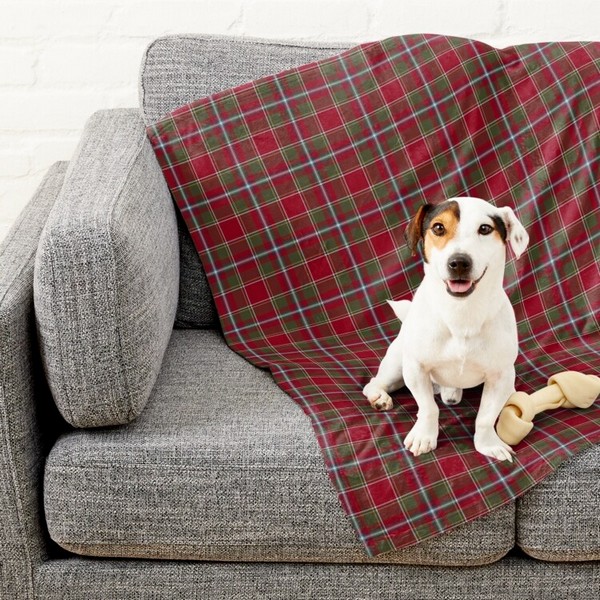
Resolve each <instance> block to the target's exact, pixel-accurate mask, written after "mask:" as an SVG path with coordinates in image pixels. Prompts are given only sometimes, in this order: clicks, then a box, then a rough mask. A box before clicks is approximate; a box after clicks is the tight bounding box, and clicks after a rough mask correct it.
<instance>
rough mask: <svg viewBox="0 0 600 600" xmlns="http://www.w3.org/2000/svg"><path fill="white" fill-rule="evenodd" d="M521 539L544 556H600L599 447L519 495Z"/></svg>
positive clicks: (534, 553)
mask: <svg viewBox="0 0 600 600" xmlns="http://www.w3.org/2000/svg"><path fill="white" fill-rule="evenodd" d="M517 543H518V545H519V546H520V547H521V548H522V549H523V550H524V551H525V552H527V554H529V555H530V556H533V557H534V558H537V559H540V560H551V561H584V560H600V447H599V446H594V447H593V448H590V449H588V450H586V451H584V452H581V453H580V454H577V455H576V456H574V457H573V458H571V459H569V461H568V462H567V463H566V464H565V465H563V466H561V468H560V469H558V470H557V471H556V472H555V473H552V474H551V475H549V476H548V477H546V479H544V480H543V481H541V482H540V483H539V484H538V485H537V486H535V487H534V488H533V489H532V490H531V491H530V492H529V493H527V494H525V495H524V496H522V497H521V498H519V499H518V501H517ZM598 589H599V590H600V587H599V588H598Z"/></svg>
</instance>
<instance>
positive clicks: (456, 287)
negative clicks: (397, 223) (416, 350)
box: [406, 198, 529, 298]
mask: <svg viewBox="0 0 600 600" xmlns="http://www.w3.org/2000/svg"><path fill="white" fill-rule="evenodd" d="M406 238H407V241H408V244H409V246H410V248H411V249H412V251H413V254H414V253H416V251H417V248H418V247H419V244H420V243H421V244H422V250H423V258H424V260H425V262H426V263H427V267H426V270H427V272H431V271H433V273H435V274H436V275H437V276H438V277H439V278H440V279H441V280H442V281H443V282H444V283H445V285H446V291H447V292H448V294H450V295H451V296H454V297H456V298H464V297H466V296H469V295H471V294H472V293H473V292H474V291H475V289H476V288H477V285H478V284H479V282H480V281H481V280H482V279H483V278H484V277H485V276H486V275H488V276H495V277H496V278H497V277H498V276H500V277H501V273H502V272H503V271H504V263H505V260H506V245H507V244H509V245H510V247H511V248H512V250H513V252H514V253H515V255H516V257H517V258H519V257H520V256H521V254H522V253H523V252H524V251H525V249H526V248H527V244H528V242H529V236H528V235H527V232H526V231H525V229H524V227H523V225H521V223H520V222H519V220H518V219H517V217H516V216H515V213H514V212H513V210H512V209H511V208H509V207H508V206H505V207H503V208H497V207H495V206H493V205H492V204H490V203H489V202H486V201H485V200H481V199H479V198H451V199H450V200H447V201H445V202H442V203H441V204H437V205H435V204H424V205H423V206H421V207H420V208H419V211H418V212H417V214H416V215H415V217H414V219H413V220H412V221H411V223H410V224H409V226H408V229H407V231H406Z"/></svg>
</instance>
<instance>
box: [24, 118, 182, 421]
mask: <svg viewBox="0 0 600 600" xmlns="http://www.w3.org/2000/svg"><path fill="white" fill-rule="evenodd" d="M178 292H179V243H178V236H177V220H176V216H175V207H174V204H173V201H172V199H171V195H170V193H169V190H168V188H167V185H166V183H165V180H164V178H163V175H162V172H161V169H160V167H159V165H158V162H157V161H156V157H155V155H154V152H153V150H152V147H151V145H150V142H149V140H148V138H147V136H146V129H145V126H144V123H143V122H142V120H141V118H140V116H139V112H138V111H137V110H135V109H122V110H105V111H100V112H98V113H96V114H94V115H93V116H92V117H91V118H90V120H89V121H88V123H87V124H86V127H85V130H84V133H83V136H82V139H81V142H80V144H79V146H78V148H77V150H76V152H75V155H74V157H73V159H72V160H71V162H70V164H69V169H68V171H67V174H66V177H65V183H64V186H63V189H62V191H61V194H60V197H59V198H58V200H57V202H56V204H55V206H54V207H53V209H52V211H51V213H50V215H49V217H48V221H47V223H46V226H45V228H44V231H43V233H42V236H41V239H40V244H39V249H38V254H37V259H36V263H35V272H34V300H35V312H36V319H37V324H38V332H39V337H40V348H41V350H42V358H43V364H44V369H45V372H46V377H47V379H48V383H49V385H50V389H51V390H52V395H53V397H54V401H55V402H56V405H57V406H58V409H59V410H60V412H61V414H62V415H63V417H64V418H65V419H66V420H67V421H68V422H69V423H71V424H72V425H74V426H76V427H99V426H107V425H118V424H122V423H127V422H129V421H131V420H132V419H134V418H135V417H136V416H138V415H139V414H140V412H141V411H142V410H143V408H144V406H145V404H146V402H147V400H148V398H149V396H150V392H151V390H152V387H153V386H154V383H155V381H156V377H157V376H158V372H159V370H160V365H161V362H162V358H163V355H164V352H165V350H166V347H167V344H168V341H169V339H170V336H171V332H172V329H173V322H174V320H175V312H176V310H177V300H178Z"/></svg>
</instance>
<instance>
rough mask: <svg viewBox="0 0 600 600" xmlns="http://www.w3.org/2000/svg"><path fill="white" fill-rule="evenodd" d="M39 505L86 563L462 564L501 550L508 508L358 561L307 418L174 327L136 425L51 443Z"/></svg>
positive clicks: (204, 342)
mask: <svg viewBox="0 0 600 600" xmlns="http://www.w3.org/2000/svg"><path fill="white" fill-rule="evenodd" d="M44 502H45V511H46V519H47V524H48V530H49V532H50V535H51V537H52V539H53V540H55V541H56V542H57V543H58V544H59V545H60V546H62V547H63V548H65V549H67V550H69V551H72V552H75V553H78V554H84V555H92V556H110V557H139V558H157V559H198V560H229V561H306V562H311V561H319V562H395V563H409V564H431V565H475V564H483V563H488V562H492V561H494V560H497V559H499V558H500V557H502V556H503V555H504V554H505V553H506V552H508V551H509V550H510V549H511V548H512V547H513V545H514V526H515V522H514V504H509V505H507V506H505V507H503V508H501V509H498V510H496V511H495V512H493V513H491V514H490V515H488V516H487V517H484V518H482V519H479V520H477V521H474V522H472V523H470V524H468V525H465V526H462V527H458V528H456V529H455V530H453V531H451V532H449V533H447V534H445V535H442V536H439V537H437V538H433V539H431V540H429V541H427V542H425V543H423V544H420V545H418V546H413V547H410V548H405V549H403V550H400V551H394V552H392V553H389V554H384V555H382V556H380V557H378V558H377V559H369V558H368V557H367V555H366V553H365V552H364V550H363V547H362V545H361V544H360V542H359V541H358V540H357V538H356V537H355V534H354V530H353V528H352V526H351V524H350V522H349V521H348V520H347V517H346V516H345V514H344V512H343V510H342V508H341V506H340V505H339V502H338V499H337V496H336V493H335V491H334V489H333V486H332V485H331V483H330V481H329V478H328V476H327V474H326V471H325V467H324V464H323V458H322V456H321V453H320V450H319V448H318V445H317V441H316V439H315V436H314V433H313V430H312V427H311V425H310V422H309V420H308V418H307V417H306V416H305V415H304V413H303V412H302V411H301V409H300V408H299V407H298V406H297V405H296V404H295V403H294V402H293V401H292V400H291V399H290V398H289V397H288V396H287V395H286V394H285V393H284V392H282V391H281V390H280V389H279V388H278V387H277V385H276V384H275V383H274V382H273V381H272V378H271V375H270V374H269V373H268V372H266V371H262V370H260V369H257V368H256V367H253V366H252V365H250V364H249V363H248V362H246V361H245V360H244V359H243V358H241V357H240V356H238V355H237V354H235V353H234V352H232V351H231V350H229V348H228V347H227V346H226V345H225V342H224V341H223V339H222V337H221V336H220V334H219V333H217V332H215V331H210V330H175V331H174V332H173V335H172V338H171V340H170V344H169V347H168V349H167V352H166V355H165V359H164V363H163V367H162V370H161V372H160V374H159V377H158V380H157V384H156V386H155V388H154V391H153V393H152V394H151V397H150V400H149V402H148V405H147V406H146V408H145V410H144V411H143V412H142V414H141V415H140V417H139V418H138V419H137V420H136V421H134V422H132V423H130V424H128V425H125V426H122V427H110V428H103V429H96V430H76V431H72V432H69V433H67V434H65V435H63V436H62V437H61V438H59V440H58V441H57V443H56V444H55V446H54V448H53V449H52V451H51V453H50V455H49V457H48V461H47V464H46V470H45V486H44Z"/></svg>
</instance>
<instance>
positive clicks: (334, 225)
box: [148, 35, 600, 555]
mask: <svg viewBox="0 0 600 600" xmlns="http://www.w3.org/2000/svg"><path fill="white" fill-rule="evenodd" d="M599 132H600V44H599V43H548V44H530V45H523V46H517V47H511V48H506V49H502V50H498V49H495V48H492V47H490V46H487V45H485V44H482V43H479V42H474V41H472V40H466V39H459V38H452V37H443V36H424V35H414V36H405V37H396V38H390V39H387V40H384V41H382V42H376V43H370V44H364V45H362V46H358V47H356V48H353V49H351V50H349V51H347V52H344V53H343V54H341V55H339V56H337V57H334V58H330V59H326V60H322V61H320V62H318V63H312V64H309V65H305V66H302V67H300V68H297V69H293V70H290V71H286V72H284V73H281V74H277V75H274V76H270V77H266V78H263V79H260V80H258V81H255V82H251V83H248V84H246V85H242V86H240V87H237V88H235V89H231V90H227V91H224V92H220V93H217V94H215V95H213V96H211V97H209V98H203V99H200V100H198V101H196V102H194V103H192V104H190V105H188V106H185V107H182V108H180V109H177V110H175V111H174V112H173V113H171V114H170V115H168V116H167V117H165V118H164V119H163V120H161V121H160V122H159V123H157V124H156V125H154V126H152V127H149V128H148V134H149V136H150V139H151V141H152V143H153V146H154V148H155V151H156V154H157V157H158V159H159V162H160V164H161V167H162V168H163V171H164V174H165V177H166V180H167V183H168V184H169V187H170V189H171V191H172V193H173V196H174V198H175V200H176V202H177V205H178V206H179V209H180V210H181V213H182V215H183V217H184V219H185V221H186V224H187V226H188V227H189V230H190V232H191V235H192V238H193V240H194V243H195V245H196V248H197V249H198V252H199V254H200V257H201V259H202V263H203V266H204V269H205V270H206V273H207V276H208V280H209V283H210V285H211V289H212V292H213V295H214V299H215V302H216V306H217V309H218V312H219V316H220V319H221V324H222V327H223V331H224V335H225V337H226V339H227V342H228V344H229V345H230V347H231V348H232V349H234V350H235V351H236V352H238V353H240V354H241V355H242V356H244V357H245V358H246V359H247V360H249V361H250V362H252V363H253V364H255V365H257V366H259V367H263V368H268V369H270V371H271V372H272V374H273V377H274V378H275V380H276V382H277V383H278V384H279V385H280V386H281V387H282V388H283V389H284V390H285V391H286V392H287V393H289V395H290V396H291V397H292V398H294V399H295V400H296V401H297V402H298V403H300V405H301V406H302V408H303V409H304V411H305V412H306V414H307V415H308V416H309V417H310V418H311V421H312V424H313V426H314V430H315V433H316V436H317V438H318V441H319V444H320V447H321V449H322V451H323V456H324V459H325V462H326V466H327V469H328V472H329V475H330V477H331V480H332V482H333V484H334V486H335V487H336V489H337V491H338V494H339V498H340V502H341V504H342V506H343V508H344V509H345V511H346V512H347V514H348V516H349V518H350V519H351V520H352V523H353V524H354V526H355V528H356V531H357V534H358V536H359V537H360V539H361V540H362V542H363V543H364V545H365V547H366V550H367V552H368V553H369V554H371V555H376V554H380V553H383V552H386V551H389V550H392V549H394V548H401V547H404V546H408V545H411V544H415V543H417V542H419V541H422V540H425V539H427V538H429V537H431V536H434V535H438V534H440V533H441V532H443V531H446V530H448V529H451V528H453V527H456V526H458V525H461V524H463V523H465V522H467V521H470V520H472V519H475V518H477V517H480V516H482V515H484V514H486V513H488V512H489V511H491V510H493V509H494V508H496V507H499V506H501V505H503V504H505V503H507V502H509V501H511V500H513V499H514V498H515V497H517V496H519V495H520V494H522V493H523V492H525V491H526V490H527V489H529V488H530V487H531V486H533V485H534V484H535V483H536V482H538V481H539V480H540V479H542V478H543V477H544V476H546V475H547V474H549V473H550V472H551V471H552V470H553V469H554V468H556V467H557V466H558V465H559V464H560V463H561V462H562V461H563V460H565V459H566V458H568V457H570V456H572V455H573V454H574V453H575V452H577V451H579V450H581V449H583V448H586V447H588V446H589V445H590V444H592V443H596V442H598V441H599V440H600V408H598V407H596V406H593V407H592V408H590V409H588V410H586V411H578V410H572V409H560V410H557V411H556V412H554V413H552V414H548V415H540V417H539V418H538V419H537V420H536V423H535V428H534V430H533V432H532V433H531V434H530V435H529V436H528V437H527V438H526V439H525V440H524V441H523V442H521V443H520V444H519V445H518V446H517V447H516V448H515V449H516V456H515V460H514V463H513V464H509V463H500V462H497V461H494V460H492V459H488V458H486V457H484V456H482V455H480V454H478V453H477V452H475V450H474V448H473V439H472V438H473V430H474V419H475V415H476V411H477V406H478V399H479V395H480V393H481V392H480V390H474V391H471V392H469V393H468V394H467V395H466V398H465V400H464V401H463V403H462V404H461V405H459V406H458V407H444V408H443V409H442V411H441V415H440V438H439V442H438V448H437V450H436V451H435V452H433V453H429V454H426V455H422V456H419V457H417V458H415V457H413V456H412V455H411V454H410V453H408V452H407V451H406V450H405V449H404V447H403V444H402V441H403V439H404V436H405V435H406V433H407V432H408V431H409V429H410V428H411V426H412V424H413V423H414V421H415V418H416V411H417V407H416V404H415V402H414V400H413V399H412V398H411V396H410V394H409V392H407V391H406V389H403V390H401V391H400V392H398V393H397V394H395V397H394V399H395V407H394V409H393V410H392V411H390V412H387V413H378V412H376V411H375V410H373V409H372V408H371V407H370V406H369V404H368V402H367V401H366V399H365V398H364V397H363V396H362V394H361V389H362V387H363V386H364V384H365V383H366V382H367V381H368V379H369V378H370V377H371V376H372V375H373V374H374V372H375V370H376V368H377V366H378V364H379V361H380V360H381V358H382V356H383V354H384V352H385V350H386V348H387V346H388V345H389V343H390V341H391V340H392V339H393V337H394V336H395V335H396V334H397V331H398V328H399V323H398V321H397V320H396V319H395V317H394V316H393V314H392V311H391V309H390V308H389V307H388V305H387V303H386V299H388V298H394V299H401V298H410V297H411V295H412V292H413V291H414V289H415V288H416V286H417V285H418V283H419V281H420V278H421V266H420V260H419V259H417V258H414V257H411V256H410V251H409V250H408V248H406V246H405V245H404V240H403V232H404V229H405V227H406V224H407V222H408V220H409V218H410V217H411V216H412V215H414V213H415V212H416V210H417V208H418V207H419V205H420V204H422V203H423V202H424V201H428V202H439V201H442V200H443V199H445V198H448V197H451V196H478V197H482V198H484V199H487V200H490V201H492V202H494V203H496V204H497V205H499V206H503V205H511V206H514V207H515V209H516V212H517V214H518V216H519V218H520V219H521V221H522V222H523V224H524V225H525V227H526V228H527V230H528V232H529V234H530V237H531V244H530V248H529V250H528V252H527V254H526V255H525V256H524V257H522V258H521V259H520V260H519V261H518V262H516V261H514V260H513V259H511V260H509V262H508V265H507V269H506V278H505V288H506V290H507V292H508V294H509V297H510V299H511V301H512V303H513V305H514V308H515V312H516V315H517V321H518V327H519V336H520V355H519V358H518V361H517V365H516V366H517V382H516V387H517V389H522V390H524V391H533V390H534V389H535V388H537V387H539V386H542V385H545V382H546V379H547V378H548V376H550V375H552V374H553V373H555V372H558V371H561V370H564V369H571V370H579V371H583V372H596V371H597V370H598V365H599V359H598V355H599V352H600V344H599V339H600V336H599V330H598V321H597V313H598V307H599V295H600V276H599V271H598V246H599V244H600V228H599V227H598V225H599V222H598V215H599V212H598V211H599V208H598V207H599V205H600V188H599V187H598V180H599V179H600V177H599V175H600V169H599V167H600V133H599ZM223 386H227V381H223ZM223 410H225V411H226V410H227V406H223Z"/></svg>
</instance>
